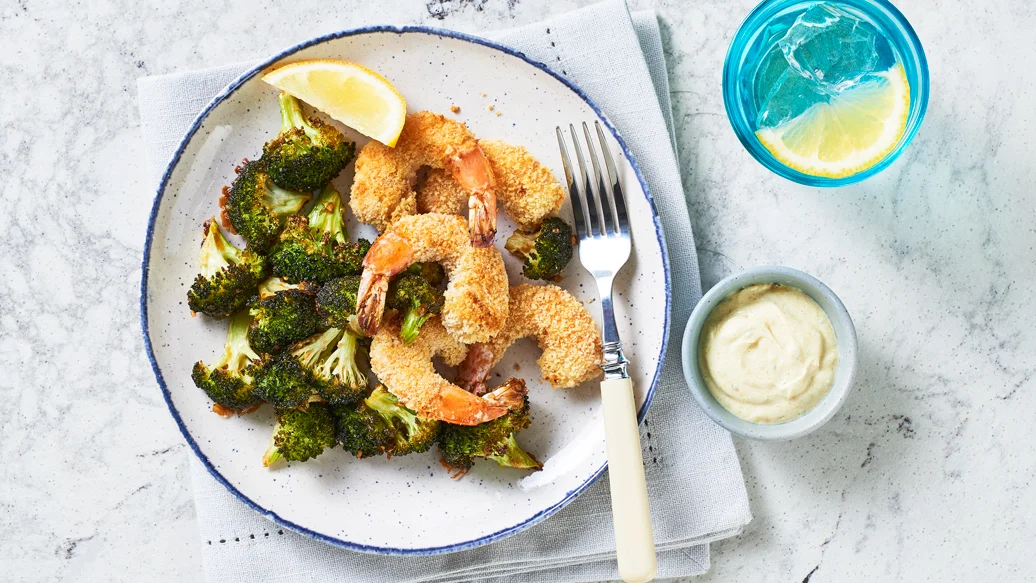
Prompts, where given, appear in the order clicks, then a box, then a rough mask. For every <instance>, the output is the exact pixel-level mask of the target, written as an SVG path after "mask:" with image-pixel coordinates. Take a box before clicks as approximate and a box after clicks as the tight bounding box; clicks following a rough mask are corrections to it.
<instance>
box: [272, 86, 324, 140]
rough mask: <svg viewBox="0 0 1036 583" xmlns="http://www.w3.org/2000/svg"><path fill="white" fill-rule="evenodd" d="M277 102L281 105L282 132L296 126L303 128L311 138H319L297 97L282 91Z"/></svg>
mask: <svg viewBox="0 0 1036 583" xmlns="http://www.w3.org/2000/svg"><path fill="white" fill-rule="evenodd" d="M277 102H278V103H279V104H280V107H281V132H290V131H291V130H293V129H295V128H301V129H302V131H304V132H306V136H308V137H309V139H311V140H314V139H316V138H317V131H316V130H314V129H313V127H312V126H311V125H309V122H308V121H307V120H306V116H305V115H303V113H302V106H301V105H299V100H298V99H295V97H294V96H292V95H291V94H289V93H285V92H284V91H281V93H280V95H278V96H277Z"/></svg>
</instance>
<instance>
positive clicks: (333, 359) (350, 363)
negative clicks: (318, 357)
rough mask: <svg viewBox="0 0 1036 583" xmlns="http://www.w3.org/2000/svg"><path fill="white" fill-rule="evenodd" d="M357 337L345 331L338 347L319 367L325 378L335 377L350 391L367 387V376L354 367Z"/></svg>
mask: <svg viewBox="0 0 1036 583" xmlns="http://www.w3.org/2000/svg"><path fill="white" fill-rule="evenodd" d="M358 340H359V337H358V336H357V335H356V334H355V333H353V331H352V330H348V329H347V330H345V332H344V333H343V334H342V337H341V339H339V340H338V347H337V348H335V350H334V352H332V353H331V355H330V356H328V357H327V360H325V361H324V364H323V365H321V371H320V372H321V373H322V374H323V375H324V376H325V377H329V378H330V377H332V376H336V377H338V378H339V379H341V380H342V382H343V383H344V384H345V385H346V386H348V387H349V388H351V389H357V388H360V387H361V386H366V385H367V375H365V374H363V371H361V370H360V367H358V366H357V365H356V351H357V348H358V347H359V342H358Z"/></svg>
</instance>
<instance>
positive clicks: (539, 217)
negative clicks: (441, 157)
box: [416, 140, 565, 230]
mask: <svg viewBox="0 0 1036 583" xmlns="http://www.w3.org/2000/svg"><path fill="white" fill-rule="evenodd" d="M478 143H479V145H480V146H481V147H482V151H483V152H485V154H486V158H488V159H489V164H490V166H491V167H492V169H493V175H494V176H495V177H496V199H497V203H498V204H499V205H500V206H502V207H503V209H504V212H505V213H507V216H509V217H511V219H512V220H513V221H514V222H516V223H518V224H519V226H521V227H522V228H523V229H526V230H535V229H536V228H537V227H539V225H540V223H541V222H542V221H543V219H545V218H547V217H550V216H554V215H556V214H558V211H559V210H561V205H562V203H564V202H565V189H564V188H562V187H561V184H559V183H558V181H557V179H556V178H554V174H552V173H551V171H550V169H548V168H547V167H546V166H544V165H543V164H541V163H540V162H539V160H537V159H536V158H534V157H533V156H532V154H530V153H529V151H528V150H526V149H525V148H524V147H522V146H514V145H511V144H508V143H507V142H503V141H500V140H479V142H478ZM467 200H468V193H467V192H466V191H465V190H464V189H463V188H461V186H460V185H459V184H457V181H456V180H454V179H453V177H452V176H450V173H449V172H447V171H446V170H442V169H432V170H430V171H429V172H428V175H427V177H426V178H425V181H424V183H423V184H421V185H420V186H419V187H418V189H417V207H416V208H417V211H416V212H419V213H445V214H462V213H466V209H467Z"/></svg>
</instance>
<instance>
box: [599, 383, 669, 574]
mask: <svg viewBox="0 0 1036 583" xmlns="http://www.w3.org/2000/svg"><path fill="white" fill-rule="evenodd" d="M601 401H602V403H603V405H604V433H605V439H606V441H607V448H608V481H609V483H610V485H611V493H612V521H613V523H614V526H615V552H616V554H617V555H618V559H619V576H620V577H622V580H623V581H626V583H645V582H647V581H651V580H652V579H654V578H655V571H656V569H657V566H658V565H657V562H656V558H655V537H654V534H653V533H652V532H651V510H650V508H649V506H648V497H647V482H646V481H645V480H644V459H643V457H642V456H641V453H640V431H639V429H638V428H637V404H636V401H635V400H634V398H633V383H632V382H631V381H630V379H628V378H625V379H609V380H605V381H602V382H601Z"/></svg>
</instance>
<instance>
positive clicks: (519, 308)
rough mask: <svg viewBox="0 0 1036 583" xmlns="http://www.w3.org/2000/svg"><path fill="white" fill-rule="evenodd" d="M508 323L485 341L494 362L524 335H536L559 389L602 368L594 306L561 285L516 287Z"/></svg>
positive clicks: (547, 372)
mask: <svg viewBox="0 0 1036 583" xmlns="http://www.w3.org/2000/svg"><path fill="white" fill-rule="evenodd" d="M509 312H510V313H509V315H508V317H507V323H506V324H505V325H504V329H503V330H501V331H500V333H499V334H497V335H496V336H495V337H494V338H493V339H492V340H490V341H489V342H487V343H486V347H487V348H488V349H489V351H490V352H491V353H492V355H493V365H496V363H498V362H500V359H501V358H503V355H504V352H506V351H507V348H508V347H510V346H511V344H514V342H515V341H516V340H518V339H519V338H525V337H527V336H532V337H535V338H536V340H537V342H538V343H539V346H540V348H541V349H542V350H543V354H542V355H541V356H540V358H539V359H538V360H537V361H536V362H537V364H539V366H540V371H541V372H542V374H543V380H545V381H547V382H549V383H550V384H551V386H553V387H554V388H556V389H564V388H570V387H574V386H576V385H578V384H580V383H583V382H586V381H588V380H591V379H593V378H596V377H597V376H598V375H600V374H601V334H600V332H599V331H598V330H597V324H596V323H594V320H593V318H592V317H591V316H590V312H588V311H587V309H586V307H584V306H583V304H581V303H580V302H579V300H577V299H575V298H574V297H573V296H572V294H570V293H568V292H567V291H565V290H563V289H561V288H560V287H558V286H556V285H532V284H521V285H516V286H514V287H512V288H511V292H510V302H509Z"/></svg>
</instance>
